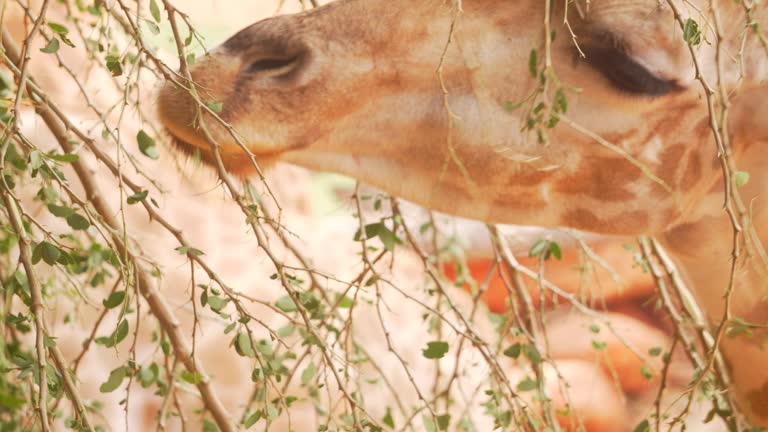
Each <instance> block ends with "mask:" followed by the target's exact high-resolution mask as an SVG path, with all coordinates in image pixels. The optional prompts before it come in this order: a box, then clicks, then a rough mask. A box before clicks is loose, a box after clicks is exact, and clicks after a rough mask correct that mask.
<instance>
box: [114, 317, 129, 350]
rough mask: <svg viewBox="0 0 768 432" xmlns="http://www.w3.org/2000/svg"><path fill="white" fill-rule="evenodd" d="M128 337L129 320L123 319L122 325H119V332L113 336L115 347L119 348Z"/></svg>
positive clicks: (116, 331)
mask: <svg viewBox="0 0 768 432" xmlns="http://www.w3.org/2000/svg"><path fill="white" fill-rule="evenodd" d="M126 336H128V320H126V319H123V320H122V321H120V324H118V325H117V330H115V333H114V335H113V340H114V344H113V346H117V345H118V344H119V343H120V342H122V341H123V339H125V337H126Z"/></svg>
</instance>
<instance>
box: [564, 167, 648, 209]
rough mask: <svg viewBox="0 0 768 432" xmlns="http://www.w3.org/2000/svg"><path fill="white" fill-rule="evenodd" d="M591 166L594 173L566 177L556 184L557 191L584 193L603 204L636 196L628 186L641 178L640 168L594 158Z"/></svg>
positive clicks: (581, 171) (588, 170) (581, 173)
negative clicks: (603, 202)
mask: <svg viewBox="0 0 768 432" xmlns="http://www.w3.org/2000/svg"><path fill="white" fill-rule="evenodd" d="M588 164H589V167H590V168H592V169H591V170H590V169H587V170H580V171H577V172H574V173H571V174H570V175H566V176H565V177H563V178H561V179H560V180H559V181H558V182H557V183H556V184H555V187H554V191H555V192H559V193H562V194H569V195H582V194H583V195H585V196H587V197H589V198H595V199H599V200H602V201H622V200H627V199H631V198H633V197H634V194H633V193H632V192H630V191H628V190H627V189H626V186H627V184H629V183H631V182H632V181H634V180H635V179H637V178H638V177H639V176H640V175H641V173H640V169H638V168H637V167H636V166H634V165H632V164H631V163H630V162H629V161H627V160H626V159H624V158H616V157H593V158H590V159H589V161H588Z"/></svg>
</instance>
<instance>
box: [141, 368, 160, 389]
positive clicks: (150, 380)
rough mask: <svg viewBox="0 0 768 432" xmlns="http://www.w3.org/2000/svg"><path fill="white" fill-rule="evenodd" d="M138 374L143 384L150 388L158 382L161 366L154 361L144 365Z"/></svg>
mask: <svg viewBox="0 0 768 432" xmlns="http://www.w3.org/2000/svg"><path fill="white" fill-rule="evenodd" d="M137 375H138V378H139V382H140V383H141V386H142V387H144V388H148V387H149V386H151V385H152V384H154V383H155V382H157V379H158V378H159V377H160V368H159V367H158V366H157V363H152V364H151V365H149V367H145V366H142V367H141V370H139V373H138V374H137Z"/></svg>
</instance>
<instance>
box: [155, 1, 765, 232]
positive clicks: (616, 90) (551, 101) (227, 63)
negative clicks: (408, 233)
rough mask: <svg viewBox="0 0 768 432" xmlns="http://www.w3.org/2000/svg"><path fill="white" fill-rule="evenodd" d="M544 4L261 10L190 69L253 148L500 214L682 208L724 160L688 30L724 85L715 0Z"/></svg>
mask: <svg viewBox="0 0 768 432" xmlns="http://www.w3.org/2000/svg"><path fill="white" fill-rule="evenodd" d="M566 3H568V7H567V8H566V6H565V5H566ZM715 3H722V4H720V5H719V6H718V16H717V25H718V26H719V27H720V28H721V31H722V33H723V34H724V35H732V37H729V38H728V39H727V40H725V41H724V42H723V44H722V58H721V70H722V73H721V74H720V75H719V76H720V77H721V78H722V85H723V88H725V89H726V91H729V92H730V91H733V90H734V89H736V87H737V85H738V86H739V88H740V89H741V90H740V91H741V92H742V93H744V92H748V91H751V89H754V88H757V87H759V85H760V84H759V80H758V79H756V78H755V77H759V75H760V74H762V77H763V78H764V77H765V72H766V69H765V66H764V65H763V64H762V63H761V61H760V60H758V59H760V58H763V59H764V58H765V57H766V53H765V51H761V49H762V48H761V47H760V45H759V43H758V42H757V38H756V37H754V36H752V37H747V38H746V42H744V43H743V46H742V40H741V39H739V37H741V36H743V32H744V29H745V25H746V24H745V23H746V22H747V21H746V17H745V13H744V10H743V8H742V6H741V5H736V4H735V3H733V2H715ZM545 4H546V2H542V1H540V0H521V1H508V2H499V1H492V0H466V1H464V2H462V3H460V4H458V3H454V4H451V3H450V2H444V1H440V0H425V1H418V2H414V1H410V0H408V1H405V0H386V1H385V0H341V1H338V2H335V3H332V4H330V5H327V6H324V7H321V8H318V9H315V10H311V11H309V12H305V13H302V14H297V15H291V16H281V17H277V18H272V19H267V20H264V21H261V22H258V23H256V24H253V25H252V26H250V27H248V28H246V29H244V30H242V31H241V32H239V33H238V34H236V35H235V36H233V37H232V38H230V39H229V40H228V41H226V42H225V43H224V44H223V45H221V46H220V47H218V48H217V49H215V50H214V51H213V52H212V53H211V54H210V55H209V56H207V57H206V58H204V59H202V60H200V61H198V63H197V64H196V65H194V67H192V69H191V74H192V77H193V79H194V81H195V82H196V83H197V89H198V92H199V94H200V99H201V101H202V102H206V101H209V100H213V101H216V102H218V103H221V108H222V109H221V112H220V113H219V115H220V117H221V118H222V119H223V120H224V121H226V122H229V123H230V124H231V125H232V126H233V127H234V130H235V131H236V135H237V136H238V139H237V140H239V141H240V143H242V144H243V145H244V146H245V147H247V148H248V150H249V151H251V152H253V154H255V156H256V160H257V161H258V162H259V163H260V164H269V163H270V162H272V161H275V160H284V161H288V162H292V163H296V164H299V165H303V166H306V167H309V168H313V169H319V170H328V171H335V172H340V173H343V174H348V175H351V176H354V177H357V178H359V179H361V180H362V181H364V182H367V183H370V184H373V185H375V186H378V187H380V188H382V189H384V190H386V191H388V192H390V193H392V194H394V195H399V196H402V197H404V198H407V199H410V200H412V201H415V202H417V203H420V204H422V205H425V206H427V207H431V208H433V209H436V210H441V211H445V212H448V213H453V214H458V215H462V216H467V217H472V218H476V219H481V220H486V221H492V222H505V223H519V224H537V225H542V226H556V225H559V226H569V227H573V228H578V229H583V230H589V231H595V232H602V233H616V234H640V233H652V232H660V231H663V230H666V229H668V228H669V227H670V226H673V225H674V224H676V223H679V222H681V221H683V218H684V216H683V215H685V214H688V213H690V209H691V208H692V207H695V206H696V205H697V203H698V202H699V201H700V200H701V198H702V197H703V196H704V195H705V194H706V193H707V192H708V191H709V190H710V189H711V188H712V186H713V183H714V182H716V181H717V179H718V176H719V171H720V168H719V166H718V165H717V164H716V160H715V153H716V152H715V144H714V140H713V132H712V130H711V127H710V122H709V115H708V111H707V103H706V97H705V95H704V92H703V90H702V86H701V84H700V83H699V82H698V81H696V79H695V77H696V74H695V69H694V65H693V63H692V60H691V54H690V52H689V47H688V44H687V42H686V38H687V39H688V41H694V42H697V41H698V42H699V43H697V45H696V47H695V50H694V51H695V52H696V55H697V57H698V59H699V63H700V67H701V73H702V75H703V76H704V77H705V78H706V79H707V80H708V81H709V82H710V83H711V84H712V85H713V86H715V84H716V83H717V76H718V74H717V62H716V56H715V55H716V49H715V47H714V44H711V43H710V41H711V40H712V39H713V38H714V33H713V32H714V30H713V26H714V22H715V20H714V16H713V15H712V13H711V11H710V10H709V2H708V1H704V0H694V1H691V2H685V3H683V2H681V1H677V0H674V3H673V4H674V5H675V7H676V9H677V10H678V11H679V13H680V15H679V16H678V17H677V18H676V17H675V14H674V13H673V8H671V7H670V5H669V4H668V3H667V2H665V1H662V2H659V1H657V0H591V1H577V2H565V1H562V2H561V1H555V2H552V11H551V14H550V18H549V20H545V12H546V11H545ZM697 8H698V9H697ZM699 11H701V13H700V12H699ZM753 13H754V14H757V13H758V12H756V11H755V12H753ZM760 13H762V12H760ZM688 19H690V20H691V21H688ZM752 19H756V18H755V17H752ZM545 21H547V25H548V26H549V29H548V30H545ZM686 22H687V25H686V31H685V33H684V31H683V29H682V26H681V23H686ZM547 32H548V33H549V34H550V35H552V38H551V39H552V40H551V44H550V43H546V41H545V37H544V35H545V33H547ZM739 53H741V54H743V57H738V54H739ZM761 68H763V69H761ZM159 111H160V115H161V118H162V121H163V123H164V124H165V126H166V127H167V129H168V131H169V132H170V134H171V135H172V136H173V137H174V138H175V140H176V141H177V142H178V144H179V146H180V148H181V149H182V150H185V151H187V152H189V151H199V152H200V154H201V155H202V157H203V159H204V160H211V159H212V153H211V150H210V148H211V147H210V143H209V138H212V139H213V140H214V141H215V142H216V143H217V144H218V145H219V146H220V151H221V154H222V159H223V161H224V164H225V165H226V166H227V167H228V168H229V169H230V170H232V171H235V172H238V173H242V174H247V173H248V172H249V170H252V169H253V168H252V166H251V161H250V159H249V158H248V156H247V155H246V154H245V152H244V151H243V150H242V149H241V148H240V146H239V145H238V143H237V140H236V139H235V138H234V137H233V135H232V134H230V132H229V131H228V130H227V129H226V128H224V127H223V126H221V125H220V124H219V123H218V122H216V121H213V119H212V117H211V116H210V115H208V114H206V115H204V116H203V117H204V121H205V124H206V125H207V129H208V130H209V132H210V135H208V137H206V134H204V133H203V132H201V130H200V128H199V119H197V118H196V114H195V113H196V105H195V103H194V102H193V100H192V99H191V98H190V97H189V96H188V94H187V93H186V92H185V91H182V90H178V89H177V88H176V87H174V86H173V85H172V84H167V85H166V87H165V88H164V89H163V90H162V92H161V95H160V99H159Z"/></svg>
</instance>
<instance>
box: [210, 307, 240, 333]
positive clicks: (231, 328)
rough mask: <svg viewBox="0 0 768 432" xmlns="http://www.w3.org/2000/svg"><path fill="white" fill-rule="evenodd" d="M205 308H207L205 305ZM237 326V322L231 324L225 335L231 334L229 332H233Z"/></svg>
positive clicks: (226, 328)
mask: <svg viewBox="0 0 768 432" xmlns="http://www.w3.org/2000/svg"><path fill="white" fill-rule="evenodd" d="M203 306H205V305H203ZM236 325H237V322H231V323H229V325H228V326H226V327H225V328H224V334H229V332H231V331H232V330H234V329H235V326H236Z"/></svg>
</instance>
